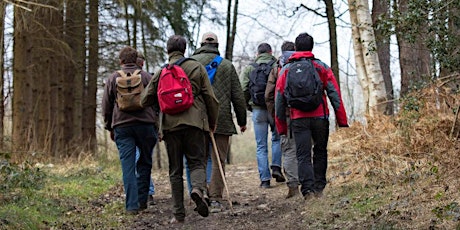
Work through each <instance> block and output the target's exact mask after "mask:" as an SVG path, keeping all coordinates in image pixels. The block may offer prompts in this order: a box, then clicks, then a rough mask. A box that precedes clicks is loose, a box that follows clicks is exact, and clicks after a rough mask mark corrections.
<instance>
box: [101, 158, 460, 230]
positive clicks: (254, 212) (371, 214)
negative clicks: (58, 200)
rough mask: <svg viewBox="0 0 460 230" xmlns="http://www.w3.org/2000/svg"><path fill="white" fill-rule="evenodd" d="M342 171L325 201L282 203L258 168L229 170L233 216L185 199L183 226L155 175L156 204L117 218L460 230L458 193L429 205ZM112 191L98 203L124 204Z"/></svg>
mask: <svg viewBox="0 0 460 230" xmlns="http://www.w3.org/2000/svg"><path fill="white" fill-rule="evenodd" d="M342 165H343V162H342V161H341V160H340V159H331V160H330V164H329V168H330V170H329V173H328V175H329V183H328V186H327V187H326V189H325V191H324V195H323V197H322V198H313V199H311V200H309V201H305V200H304V199H303V197H302V196H300V195H298V196H296V197H292V198H289V199H285V195H286V194H287V187H286V184H285V183H276V182H275V180H272V187H271V188H269V189H262V188H260V187H259V180H258V172H257V167H256V164H248V163H246V164H235V165H233V164H232V165H227V183H228V189H229V193H230V200H231V201H232V208H233V210H232V208H231V207H230V205H229V203H228V199H226V200H225V202H224V203H223V205H224V206H225V210H224V211H222V212H220V213H210V215H209V216H208V217H201V216H199V215H198V213H196V212H195V211H193V209H194V208H195V204H194V203H193V202H191V201H190V199H189V198H188V197H187V196H186V199H185V206H186V219H185V223H183V224H170V223H169V221H170V220H171V218H172V217H173V214H172V202H171V195H170V194H171V193H170V186H169V179H168V176H167V172H165V171H160V172H155V173H153V177H154V179H155V189H156V195H155V196H154V197H155V201H156V204H155V205H152V206H149V207H148V209H146V210H144V211H143V212H141V213H139V214H138V215H136V216H133V217H132V218H131V217H127V216H123V214H120V217H119V218H120V220H122V221H121V222H123V223H122V224H121V225H122V226H123V228H126V229H219V230H222V229H460V222H459V218H460V210H459V206H458V205H457V204H458V201H459V193H458V192H459V191H458V187H457V188H455V187H453V188H452V189H451V191H447V190H446V192H445V194H446V197H448V199H447V203H446V202H443V201H442V200H443V199H439V200H438V201H437V202H435V203H436V204H432V203H433V202H432V201H431V200H434V198H429V197H428V199H427V196H424V195H420V193H421V192H422V191H419V188H417V187H418V186H417V185H415V186H414V185H413V186H411V185H409V184H404V183H403V184H393V185H388V184H386V183H385V182H379V181H374V182H369V183H364V184H363V183H361V181H360V180H359V179H356V177H355V178H354V177H353V175H355V174H360V171H359V170H357V171H342V169H343V166H342ZM353 178H354V179H353ZM457 182H458V181H457ZM457 182H453V183H457ZM408 190H409V191H410V190H412V192H409V193H406V192H407V191H408ZM423 190H425V189H423ZM111 191H112V192H111V194H107V195H105V196H102V197H101V199H105V200H106V201H105V202H124V197H123V196H124V195H123V189H122V186H121V185H119V186H118V189H113V190H111ZM425 192H427V193H428V192H429V191H427V190H425ZM435 195H436V194H432V193H431V192H430V195H429V196H430V197H432V196H435ZM224 198H227V196H226V195H225V191H224ZM442 198H444V197H442ZM456 205H457V206H456ZM435 210H438V212H435Z"/></svg>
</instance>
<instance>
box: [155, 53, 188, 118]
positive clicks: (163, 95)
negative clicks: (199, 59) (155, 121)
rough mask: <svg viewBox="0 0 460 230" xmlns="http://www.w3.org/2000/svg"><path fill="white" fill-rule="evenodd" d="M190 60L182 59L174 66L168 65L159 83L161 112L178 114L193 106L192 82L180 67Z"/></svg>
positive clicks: (162, 71) (158, 93) (158, 91)
mask: <svg viewBox="0 0 460 230" xmlns="http://www.w3.org/2000/svg"><path fill="white" fill-rule="evenodd" d="M188 59H190V58H181V59H179V60H178V61H177V62H175V63H174V64H172V65H169V64H167V65H166V66H165V67H164V68H163V69H162V70H161V74H160V79H159V81H158V89H157V95H158V102H159V104H160V110H161V112H163V113H165V114H170V115H172V114H177V113H180V112H183V111H185V110H187V109H188V108H190V107H191V106H192V105H193V92H192V85H191V84H190V80H189V78H188V77H187V74H185V72H184V70H183V69H182V68H181V67H180V65H181V64H182V63H183V62H185V61H187V60H188Z"/></svg>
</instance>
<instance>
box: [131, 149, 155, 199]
mask: <svg viewBox="0 0 460 230" xmlns="http://www.w3.org/2000/svg"><path fill="white" fill-rule="evenodd" d="M140 155H141V153H140V152H139V148H138V147H136V163H137V161H138V160H139V156H140ZM152 161H153V157H152ZM136 176H138V174H137V172H136ZM149 195H152V196H153V195H155V185H154V184H153V180H152V178H150V186H149Z"/></svg>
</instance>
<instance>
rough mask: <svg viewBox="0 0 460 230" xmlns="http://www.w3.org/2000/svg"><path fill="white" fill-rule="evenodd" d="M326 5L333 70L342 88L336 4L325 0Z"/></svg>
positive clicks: (330, 0)
mask: <svg viewBox="0 0 460 230" xmlns="http://www.w3.org/2000/svg"><path fill="white" fill-rule="evenodd" d="M324 3H325V4H326V16H327V24H328V26H329V45H330V47H331V48H330V52H331V69H332V72H333V73H334V76H335V78H336V79H337V84H338V85H339V87H340V73H339V55H338V51H337V23H336V22H335V11H334V3H333V2H332V0H324Z"/></svg>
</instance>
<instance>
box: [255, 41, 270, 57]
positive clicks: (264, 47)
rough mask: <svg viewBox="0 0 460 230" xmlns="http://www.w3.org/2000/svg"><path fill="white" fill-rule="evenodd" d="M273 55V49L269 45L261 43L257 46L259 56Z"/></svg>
mask: <svg viewBox="0 0 460 230" xmlns="http://www.w3.org/2000/svg"><path fill="white" fill-rule="evenodd" d="M264 53H268V54H271V53H272V47H271V46H270V45H269V44H268V43H261V44H259V46H257V54H259V55H260V54H264Z"/></svg>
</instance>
